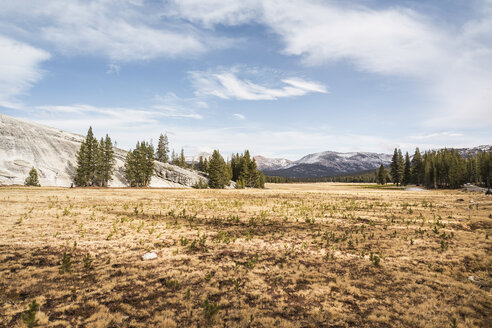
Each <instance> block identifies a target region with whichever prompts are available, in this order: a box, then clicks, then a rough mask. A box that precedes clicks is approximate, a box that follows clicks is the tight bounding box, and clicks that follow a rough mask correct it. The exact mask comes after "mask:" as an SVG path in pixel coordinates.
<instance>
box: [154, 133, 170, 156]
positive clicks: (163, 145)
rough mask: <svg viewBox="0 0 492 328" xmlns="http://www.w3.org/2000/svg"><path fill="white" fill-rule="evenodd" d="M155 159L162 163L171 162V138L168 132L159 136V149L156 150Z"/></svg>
mask: <svg viewBox="0 0 492 328" xmlns="http://www.w3.org/2000/svg"><path fill="white" fill-rule="evenodd" d="M155 159H156V160H157V161H159V162H162V163H167V162H169V140H168V138H167V135H166V134H164V135H163V134H162V133H161V135H160V136H159V142H158V143H157V150H156V152H155Z"/></svg>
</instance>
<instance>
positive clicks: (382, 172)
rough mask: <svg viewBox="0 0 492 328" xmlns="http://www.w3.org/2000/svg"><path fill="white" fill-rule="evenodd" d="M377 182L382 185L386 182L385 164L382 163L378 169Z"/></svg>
mask: <svg viewBox="0 0 492 328" xmlns="http://www.w3.org/2000/svg"><path fill="white" fill-rule="evenodd" d="M377 183H378V184H381V185H385V184H386V170H385V168H384V165H383V164H381V166H380V167H379V170H378V177H377Z"/></svg>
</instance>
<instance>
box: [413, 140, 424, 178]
mask: <svg viewBox="0 0 492 328" xmlns="http://www.w3.org/2000/svg"><path fill="white" fill-rule="evenodd" d="M424 173H425V172H424V165H423V162H422V155H421V154H420V150H419V148H418V147H417V148H416V149H415V154H414V155H413V158H412V163H411V174H412V179H411V182H412V183H414V184H416V185H417V186H419V185H421V184H422V183H423V182H424Z"/></svg>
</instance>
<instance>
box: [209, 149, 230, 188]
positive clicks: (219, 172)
mask: <svg viewBox="0 0 492 328" xmlns="http://www.w3.org/2000/svg"><path fill="white" fill-rule="evenodd" d="M228 182H229V179H228V172H227V165H226V162H225V161H224V158H223V157H222V156H221V155H220V153H219V151H218V150H214V152H213V154H212V157H211V158H210V162H209V170H208V186H209V187H210V188H213V189H223V188H224V187H225V186H226V185H228Z"/></svg>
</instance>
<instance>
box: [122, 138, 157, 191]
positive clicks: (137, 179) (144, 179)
mask: <svg viewBox="0 0 492 328" xmlns="http://www.w3.org/2000/svg"><path fill="white" fill-rule="evenodd" d="M153 174H154V148H153V147H152V145H151V144H149V143H146V142H145V141H142V142H137V145H136V146H135V149H134V150H133V151H129V152H128V154H127V156H126V161H125V179H126V181H127V183H128V184H129V185H130V186H131V187H147V186H148V185H149V184H150V181H151V179H152V175H153Z"/></svg>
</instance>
